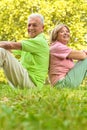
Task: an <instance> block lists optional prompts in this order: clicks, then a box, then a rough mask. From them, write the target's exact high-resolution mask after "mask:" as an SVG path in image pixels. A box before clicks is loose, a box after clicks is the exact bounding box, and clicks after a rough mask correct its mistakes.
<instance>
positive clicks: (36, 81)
mask: <svg viewBox="0 0 87 130" xmlns="http://www.w3.org/2000/svg"><path fill="white" fill-rule="evenodd" d="M27 30H28V33H29V36H30V38H29V39H27V40H22V41H20V42H13V41H12V42H11V41H10V42H9V41H1V42H0V67H2V68H3V70H4V73H5V75H6V77H7V79H8V81H9V83H10V84H11V85H12V86H14V87H19V88H25V87H26V88H34V87H40V88H41V87H42V86H43V84H44V81H45V78H46V75H47V72H48V65H49V47H48V44H47V41H46V39H45V36H44V34H43V30H44V19H43V16H42V15H40V14H31V15H30V16H29V17H28V27H27ZM11 49H12V50H13V49H15V50H21V59H20V62H19V61H18V60H17V59H16V58H15V57H14V56H13V55H12V54H11V53H10V51H9V50H11Z"/></svg>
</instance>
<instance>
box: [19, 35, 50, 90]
mask: <svg viewBox="0 0 87 130" xmlns="http://www.w3.org/2000/svg"><path fill="white" fill-rule="evenodd" d="M21 43H22V51H23V52H22V54H21V63H22V65H23V66H24V67H25V68H26V69H27V71H28V73H29V76H30V77H31V80H32V81H33V82H34V84H35V85H36V86H38V87H42V86H43V84H44V81H45V78H46V75H47V72H48V65H49V46H48V43H47V41H46V39H45V36H44V34H43V33H41V34H39V35H38V36H36V37H35V38H30V39H28V40H22V41H21Z"/></svg>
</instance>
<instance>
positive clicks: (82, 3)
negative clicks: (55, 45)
mask: <svg viewBox="0 0 87 130" xmlns="http://www.w3.org/2000/svg"><path fill="white" fill-rule="evenodd" d="M31 13H41V14H42V15H43V16H44V18H45V29H44V32H45V34H46V36H47V38H48V39H49V35H50V31H51V30H52V29H53V27H54V26H55V25H56V24H58V23H64V24H67V25H68V26H69V28H70V30H71V41H70V43H71V44H70V45H69V46H71V47H73V48H77V49H84V48H86V44H87V0H77V1H76V0H34V1H33V0H0V40H1V41H2V40H4V41H5V40H8V41H9V40H12V41H18V40H21V39H23V38H27V37H28V34H27V18H28V16H29V15H30V14H31Z"/></svg>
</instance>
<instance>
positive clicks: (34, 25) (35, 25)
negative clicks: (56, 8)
mask: <svg viewBox="0 0 87 130" xmlns="http://www.w3.org/2000/svg"><path fill="white" fill-rule="evenodd" d="M28 26H29V27H31V26H33V27H37V24H29V25H28Z"/></svg>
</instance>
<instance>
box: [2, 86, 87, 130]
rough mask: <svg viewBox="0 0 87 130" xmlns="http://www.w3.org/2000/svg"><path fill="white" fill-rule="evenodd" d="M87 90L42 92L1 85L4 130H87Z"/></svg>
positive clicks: (50, 89) (51, 89)
mask: <svg viewBox="0 0 87 130" xmlns="http://www.w3.org/2000/svg"><path fill="white" fill-rule="evenodd" d="M86 129H87V87H79V88H77V89H69V88H64V89H59V90H57V89H55V88H51V87H50V86H44V88H43V89H42V90H40V89H38V88H35V89H30V90H27V89H24V90H20V89H12V88H10V87H9V86H7V85H0V130H86Z"/></svg>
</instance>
